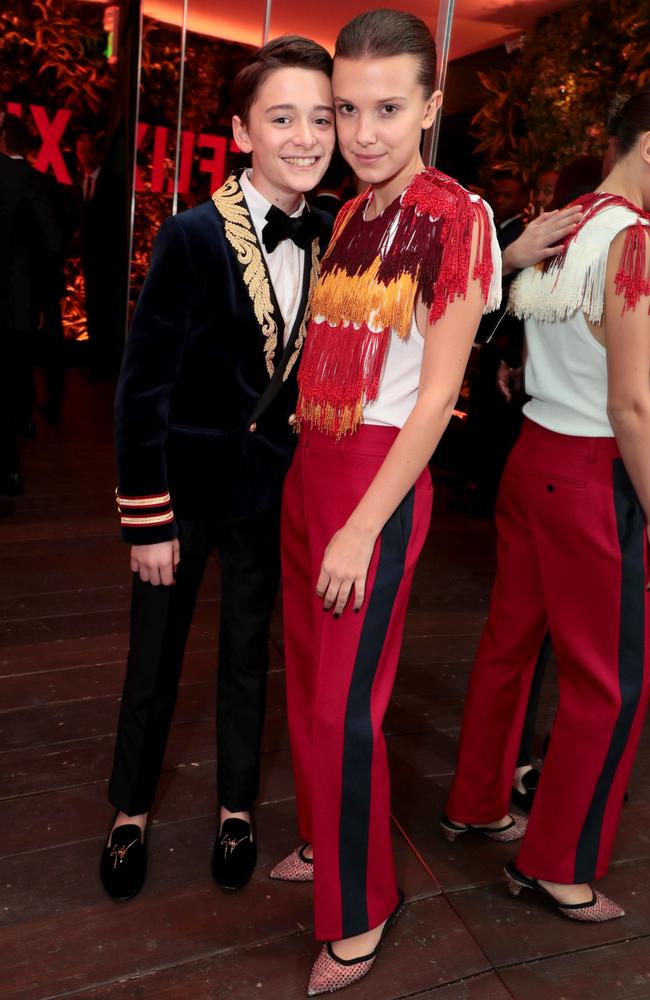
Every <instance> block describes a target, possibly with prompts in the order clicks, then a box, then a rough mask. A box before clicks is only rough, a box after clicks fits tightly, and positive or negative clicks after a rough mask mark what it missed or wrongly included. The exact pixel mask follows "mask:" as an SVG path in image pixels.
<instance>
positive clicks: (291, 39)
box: [232, 35, 332, 124]
mask: <svg viewBox="0 0 650 1000" xmlns="http://www.w3.org/2000/svg"><path fill="white" fill-rule="evenodd" d="M293 67H295V68H297V69H312V70H316V71H318V72H321V73H324V74H325V76H327V77H331V76H332V57H331V55H330V54H329V52H328V51H327V49H324V48H323V46H322V45H319V44H318V42H314V41H312V39H311V38H303V37H302V35H282V36H281V37H280V38H274V39H273V41H272V42H268V43H267V44H266V45H265V46H264V47H263V48H261V49H259V50H258V51H257V52H255V53H254V54H253V55H252V56H251V57H250V59H249V60H248V62H247V63H245V65H244V66H242V68H241V69H240V71H239V73H238V74H237V76H236V77H235V79H234V81H233V86H232V97H233V109H234V111H235V114H237V115H239V117H240V118H241V120H242V122H244V124H246V122H247V121H248V114H249V112H250V109H251V105H252V103H253V101H254V100H255V98H256V96H257V92H258V91H259V89H260V87H261V86H262V84H263V83H264V81H265V80H266V78H267V76H268V75H269V73H272V72H273V71H274V70H276V69H284V68H293Z"/></svg>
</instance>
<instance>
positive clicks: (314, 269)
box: [282, 239, 320, 382]
mask: <svg viewBox="0 0 650 1000" xmlns="http://www.w3.org/2000/svg"><path fill="white" fill-rule="evenodd" d="M319 249H320V241H319V240H318V239H315V240H312V241H311V274H310V275H309V291H308V293H307V304H306V306H305V314H304V316H303V318H302V323H301V324H300V332H299V334H298V336H297V338H296V346H295V348H294V352H293V354H292V355H291V357H290V358H289V360H288V361H287V367H286V368H285V369H284V373H283V375H282V381H283V382H286V380H287V379H288V377H289V374H290V372H291V369H292V368H293V366H294V365H295V363H296V361H297V360H298V357H299V356H300V352H301V350H302V345H303V344H304V342H305V335H306V333H307V323H308V322H309V313H310V309H311V300H312V296H313V294H314V291H315V290H316V285H317V283H318V276H319V274H320V254H319Z"/></svg>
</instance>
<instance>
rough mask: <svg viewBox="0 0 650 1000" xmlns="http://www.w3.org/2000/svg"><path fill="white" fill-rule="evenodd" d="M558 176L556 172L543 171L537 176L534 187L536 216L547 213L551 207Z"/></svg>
mask: <svg viewBox="0 0 650 1000" xmlns="http://www.w3.org/2000/svg"><path fill="white" fill-rule="evenodd" d="M559 176H560V175H559V173H558V172H557V170H544V171H543V172H542V173H541V174H539V176H538V178H537V184H536V185H535V208H536V209H537V213H538V214H539V213H540V212H542V211H543V212H548V211H549V209H550V208H551V207H552V205H553V199H554V198H555V188H556V185H557V181H558V177H559Z"/></svg>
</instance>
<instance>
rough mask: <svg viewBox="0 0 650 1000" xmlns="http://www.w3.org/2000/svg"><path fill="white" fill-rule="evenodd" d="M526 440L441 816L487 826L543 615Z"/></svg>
mask: <svg viewBox="0 0 650 1000" xmlns="http://www.w3.org/2000/svg"><path fill="white" fill-rule="evenodd" d="M530 449H531V445H530V440H529V438H528V435H526V434H525V433H524V434H523V435H522V437H521V438H520V439H519V441H518V442H517V444H516V445H515V448H514V450H513V452H512V454H511V456H510V459H509V461H508V465H507V466H506V469H505V472H504V477H503V482H502V485H501V491H500V494H499V500H498V503H497V511H496V521H497V531H498V543H497V576H496V580H495V583H494V588H493V591H492V597H491V602H490V611H489V617H488V621H487V624H486V626H485V629H484V630H483V634H482V636H481V640H480V643H479V647H478V651H477V655H476V661H475V663H474V667H473V670H472V675H471V679H470V686H469V691H468V695H467V698H466V701H465V713H464V718H463V727H462V732H461V740H460V751H459V758H458V766H457V770H456V776H455V778H454V781H453V784H452V788H451V792H450V795H449V799H448V802H447V815H448V817H449V818H450V819H451V820H452V821H453V822H455V823H458V824H467V823H473V824H488V823H493V822H496V821H497V820H499V819H501V818H503V816H504V814H505V813H507V809H508V805H509V802H510V795H511V790H512V776H513V774H514V770H515V765H516V761H517V752H518V749H519V743H520V739H521V731H522V726H523V721H524V715H525V712H526V704H527V701H528V697H529V692H530V685H531V681H532V677H533V672H534V669H535V662H536V659H537V655H538V652H539V648H540V646H541V643H542V639H543V637H544V633H545V631H546V612H545V605H544V595H543V592H542V581H541V576H540V570H539V564H538V554H537V551H536V545H535V541H534V539H533V536H532V534H531V530H530V524H529V520H528V514H527V509H526V491H525V469H526V465H527V463H528V461H529V453H530Z"/></svg>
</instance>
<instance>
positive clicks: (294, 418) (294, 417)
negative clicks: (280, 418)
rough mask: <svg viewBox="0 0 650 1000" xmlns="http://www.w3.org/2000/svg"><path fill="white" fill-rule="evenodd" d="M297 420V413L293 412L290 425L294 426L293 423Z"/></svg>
mask: <svg viewBox="0 0 650 1000" xmlns="http://www.w3.org/2000/svg"><path fill="white" fill-rule="evenodd" d="M296 420H297V417H296V415H295V413H292V414H291V416H290V417H289V427H293V425H294V424H295V422H296Z"/></svg>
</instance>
